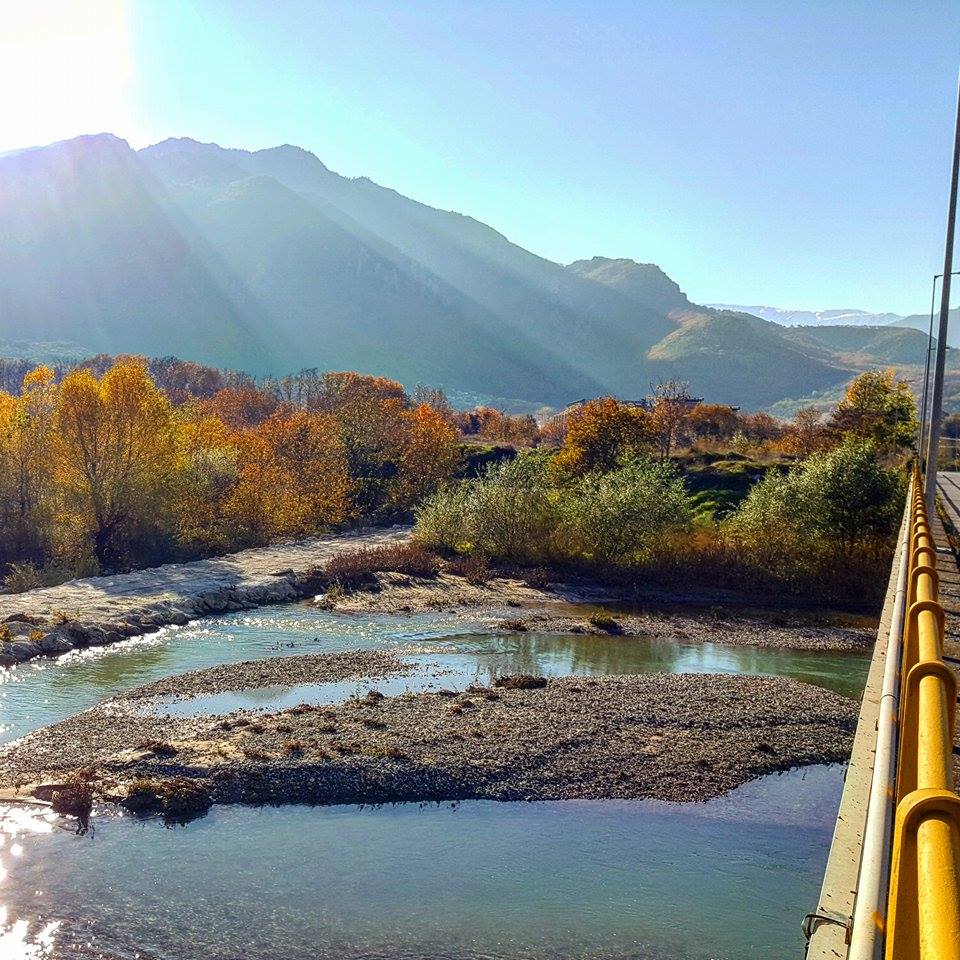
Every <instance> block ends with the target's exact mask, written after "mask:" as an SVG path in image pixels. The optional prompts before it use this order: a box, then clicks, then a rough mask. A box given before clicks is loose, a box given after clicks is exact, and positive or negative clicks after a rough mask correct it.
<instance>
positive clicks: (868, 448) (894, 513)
mask: <svg viewBox="0 0 960 960" xmlns="http://www.w3.org/2000/svg"><path fill="white" fill-rule="evenodd" d="M903 495H904V486H903V480H902V479H901V478H899V477H898V476H897V475H896V474H895V473H894V472H893V471H891V470H887V469H885V468H884V467H882V466H881V465H880V463H879V461H878V459H877V455H876V452H875V449H874V447H873V446H872V445H871V444H869V443H864V442H862V441H858V440H855V439H847V440H845V441H844V442H843V443H842V444H841V445H840V446H838V447H835V448H834V449H833V450H830V451H828V452H826V453H818V454H814V455H813V456H811V457H810V458H809V459H808V460H806V461H805V462H804V463H802V464H798V465H797V466H795V467H793V468H792V469H791V470H790V471H789V473H787V474H786V475H781V474H777V473H775V472H773V471H771V472H770V473H768V474H767V475H766V477H764V479H763V480H762V481H761V482H760V483H759V484H757V485H756V486H755V487H754V488H753V489H752V490H751V491H750V493H749V494H748V495H747V498H746V500H744V502H743V504H742V506H741V507H740V509H739V510H738V511H737V512H736V514H734V515H733V517H732V518H731V526H732V529H733V530H735V531H736V532H738V533H740V534H741V535H745V536H746V537H747V538H749V539H751V540H752V541H754V542H755V543H756V542H758V541H763V540H767V539H774V540H780V541H783V539H784V538H786V539H792V540H799V541H806V542H809V541H811V540H814V539H822V540H825V541H827V542H828V543H829V542H832V543H834V544H836V545H838V546H843V547H845V548H850V547H851V546H852V545H853V544H855V543H857V542H859V541H863V540H878V539H883V538H886V537H888V536H889V535H890V534H891V533H892V532H893V531H894V529H895V527H896V523H897V518H898V515H899V512H900V507H901V505H902V500H903Z"/></svg>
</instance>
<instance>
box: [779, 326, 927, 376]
mask: <svg viewBox="0 0 960 960" xmlns="http://www.w3.org/2000/svg"><path fill="white" fill-rule="evenodd" d="M786 336H787V337H788V339H790V340H792V341H793V342H794V343H796V344H798V345H800V346H807V347H819V348H821V349H823V350H825V351H828V352H829V353H830V354H832V355H833V356H834V357H838V356H839V357H841V358H843V359H844V361H845V362H847V363H850V364H853V365H857V366H864V365H869V364H877V363H886V364H891V365H894V366H911V365H913V366H922V365H923V364H924V362H925V360H926V355H927V334H926V331H925V332H924V333H920V332H919V331H917V330H912V329H908V328H905V327H899V326H887V327H868V326H863V327H845V326H821V327H791V328H790V329H788V330H787V332H786Z"/></svg>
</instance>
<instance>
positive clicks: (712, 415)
mask: <svg viewBox="0 0 960 960" xmlns="http://www.w3.org/2000/svg"><path fill="white" fill-rule="evenodd" d="M739 428H740V418H739V417H738V416H737V412H736V411H735V410H734V409H733V407H728V406H726V405H725V404H722V403H701V404H698V405H697V406H695V407H694V408H693V409H692V410H690V411H689V412H688V413H687V416H686V420H685V422H684V432H685V434H686V435H687V436H688V437H689V438H690V439H691V440H706V441H709V442H711V443H720V442H721V441H724V440H729V439H731V437H733V435H734V434H735V433H736V432H737V430H738V429H739Z"/></svg>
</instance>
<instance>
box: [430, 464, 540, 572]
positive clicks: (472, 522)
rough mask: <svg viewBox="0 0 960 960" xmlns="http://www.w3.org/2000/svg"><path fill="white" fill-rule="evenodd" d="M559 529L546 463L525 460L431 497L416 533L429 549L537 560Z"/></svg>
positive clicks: (498, 467)
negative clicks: (435, 548)
mask: <svg viewBox="0 0 960 960" xmlns="http://www.w3.org/2000/svg"><path fill="white" fill-rule="evenodd" d="M556 525H557V509H556V505H555V503H554V499H553V497H552V494H551V488H550V484H549V483H548V481H547V472H546V468H545V465H544V461H543V459H542V458H541V457H537V456H520V457H517V458H516V459H514V460H510V461H505V462H502V463H499V464H496V465H494V466H491V467H488V468H487V469H486V470H485V471H484V473H483V475H482V476H481V477H480V478H479V479H478V480H475V481H473V482H472V483H465V484H461V485H459V486H457V487H451V488H448V489H447V490H445V491H442V492H441V493H439V494H437V495H435V496H434V497H432V498H430V499H429V500H428V501H427V502H426V503H425V504H424V505H423V506H422V507H421V508H420V510H419V511H418V512H417V526H416V531H415V534H414V535H415V537H416V539H417V541H418V542H419V543H422V544H423V545H424V546H430V547H441V548H445V549H452V550H459V551H463V552H477V553H482V554H485V555H486V556H490V557H497V558H502V559H507V560H536V559H538V558H541V557H543V556H545V555H547V554H548V553H549V552H550V545H551V543H552V540H553V534H554V531H555V530H556Z"/></svg>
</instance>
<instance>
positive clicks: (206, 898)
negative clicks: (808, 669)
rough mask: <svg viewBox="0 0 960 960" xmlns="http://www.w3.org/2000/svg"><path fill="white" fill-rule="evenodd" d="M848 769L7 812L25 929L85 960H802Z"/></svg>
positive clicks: (11, 916)
mask: <svg viewBox="0 0 960 960" xmlns="http://www.w3.org/2000/svg"><path fill="white" fill-rule="evenodd" d="M841 784H842V769H841V768H840V767H837V766H833V767H812V768H808V769H807V770H805V771H796V772H794V773H791V774H785V775H781V776H772V777H765V778H762V779H761V780H758V781H755V782H754V783H752V784H748V785H747V786H745V787H742V788H740V789H738V790H736V791H733V792H732V793H730V794H729V795H728V796H727V797H724V798H721V799H719V800H717V801H712V802H710V803H707V804H699V805H698V804H665V803H655V802H643V801H641V802H637V801H632V802H627V801H614V802H596V801H584V802H569V801H568V802H560V803H557V802H554V803H523V804H498V803H493V802H470V803H461V804H456V805H449V804H447V805H440V806H434V805H416V804H398V805H395V806H388V807H383V808H379V809H370V808H365V809H364V808H356V807H327V808H316V807H315V808H311V807H282V808H265V809H251V808H242V807H220V808H214V811H213V812H212V813H211V814H210V815H209V816H207V817H205V818H204V819H202V820H200V821H196V822H195V823H192V824H190V825H188V826H187V827H183V828H178V829H164V828H163V827H162V826H161V825H160V824H159V823H158V822H148V823H138V822H136V821H134V820H132V819H130V818H127V817H122V816H118V815H116V814H110V815H107V816H102V817H101V818H100V819H99V821H98V822H97V829H96V830H95V832H93V833H92V835H91V836H87V837H76V836H72V835H70V834H68V833H66V832H64V831H60V830H54V829H52V826H53V824H52V822H51V821H50V820H49V819H48V815H47V814H45V813H44V814H33V815H32V816H34V817H36V818H38V820H39V821H40V823H41V829H40V830H39V831H33V830H32V829H31V828H30V827H29V826H27V827H24V824H23V822H22V821H21V822H20V823H19V824H18V825H16V826H15V827H14V828H13V829H12V830H11V828H10V827H9V826H7V827H5V828H4V829H6V830H7V833H8V835H11V834H16V835H17V842H19V843H20V844H21V845H22V847H23V848H24V853H23V855H22V856H20V857H18V858H16V863H15V865H14V867H13V869H12V870H11V877H10V880H8V882H7V884H5V885H4V886H0V890H3V891H5V892H4V896H3V898H2V899H3V900H4V902H6V904H7V907H8V914H7V917H6V919H5V921H4V924H5V930H6V931H10V932H11V935H15V936H17V937H19V940H20V942H21V943H23V944H27V945H33V944H40V943H41V941H42V939H43V938H44V937H45V938H46V942H47V943H49V942H51V940H52V942H53V944H54V945H55V948H56V950H55V954H56V955H57V956H74V957H77V958H84V960H85V958H93V957H99V956H104V955H105V956H110V957H119V958H128V957H129V958H132V957H134V956H140V957H163V958H164V960H194V958H195V957H196V956H198V955H200V954H202V955H204V956H207V957H211V958H214V960H232V958H236V957H240V956H242V957H244V958H245V960H274V958H277V960H279V958H285V960H301V958H302V960H307V958H330V960H333V958H344V960H354V958H355V960H359V958H361V957H382V958H391V960H393V958H397V960H399V958H414V957H422V958H426V957H430V958H444V957H445V958H457V960H465V958H479V957H484V958H488V960H494V958H506V957H514V958H517V957H519V958H546V957H553V958H556V957H580V958H586V957H591V958H600V957H608V958H618V960H619V958H624V960H625V958H628V957H629V958H633V960H636V958H638V957H641V958H650V960H652V958H661V960H663V958H668V957H669V958H671V960H707V958H713V960H734V958H736V960H779V958H784V960H785V958H788V957H789V958H793V957H796V956H799V955H800V954H801V951H802V941H801V937H800V933H799V919H800V918H801V917H802V915H803V913H804V912H806V910H807V909H808V908H809V906H810V904H811V903H813V902H814V901H815V900H816V893H817V887H818V884H819V879H820V876H821V874H822V869H823V864H824V861H825V858H826V850H827V845H828V841H829V835H830V830H831V827H832V820H833V817H834V816H835V812H836V807H837V802H838V798H839V793H840V789H841ZM10 815H11V812H10V811H3V810H2V809H0V823H4V822H5V820H6V818H7V817H9V816H10ZM18 829H19V831H20V832H19V833H17V830H18ZM35 891H42V893H35ZM14 928H15V929H16V930H17V931H18V932H17V933H16V934H12V931H13V930H14ZM11 942H12V941H11ZM38 949H40V948H39V947H38ZM34 955H35V956H40V955H42V954H40V953H36V952H35V953H34ZM0 956H2V954H0Z"/></svg>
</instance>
